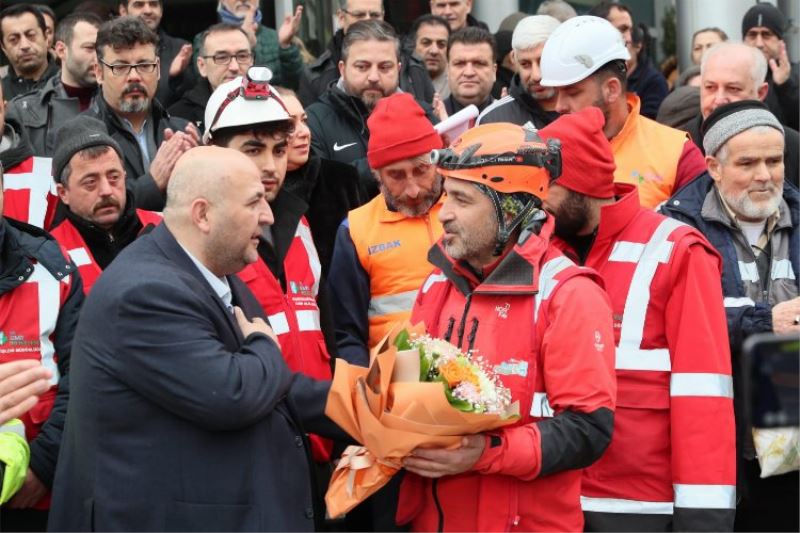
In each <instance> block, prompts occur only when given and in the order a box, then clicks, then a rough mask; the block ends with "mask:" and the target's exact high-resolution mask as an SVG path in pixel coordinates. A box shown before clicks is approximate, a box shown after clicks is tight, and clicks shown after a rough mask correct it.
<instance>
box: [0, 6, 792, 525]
mask: <svg viewBox="0 0 800 533" xmlns="http://www.w3.org/2000/svg"><path fill="white" fill-rule="evenodd" d="M97 7H98V6H97V3H93V2H85V3H84V4H82V5H81V6H80V7H78V8H76V9H75V10H74V11H73V12H72V13H70V14H68V15H66V16H64V17H63V18H62V19H60V20H56V16H55V14H54V13H53V12H52V10H50V9H49V8H46V7H45V6H40V5H33V4H15V5H12V6H8V7H6V8H4V9H3V10H2V11H0V46H2V51H3V53H4V54H5V57H6V58H7V60H8V63H9V64H8V68H7V72H6V74H5V76H4V77H3V79H2V84H1V86H0V90H1V91H2V92H1V94H2V96H0V132H2V139H0V163H2V167H0V169H1V172H0V179H1V180H2V187H0V191H2V192H0V213H2V215H3V217H2V219H0V311H2V312H0V423H2V426H0V474H2V489H1V490H0V527H2V528H3V529H5V530H14V531H45V530H48V529H49V530H53V531H84V530H109V531H110V530H131V531H132V530H147V531H167V530H170V531H173V530H174V531H194V530H214V531H266V530H270V531H295V530H297V531H310V530H328V531H342V530H358V531H398V530H401V531H405V530H413V531H430V530H440V531H442V530H447V531H495V530H505V531H509V530H514V531H581V530H586V531H634V530H635V531H671V530H705V531H733V530H736V531H797V530H798V527H800V526H798V509H799V508H800V494H799V493H798V472H797V469H798V467H797V465H791V464H790V465H789V467H787V468H786V469H785V470H781V471H780V472H772V471H769V472H768V471H766V470H762V466H763V465H762V464H761V463H760V461H761V460H762V459H763V457H764V455H765V453H766V452H765V450H764V448H763V444H762V443H761V442H760V441H758V442H757V441H756V440H754V438H753V434H754V431H755V430H757V429H758V428H755V427H754V421H753V419H752V417H751V414H752V413H751V410H750V408H749V405H748V403H747V400H746V398H747V396H746V395H745V394H744V393H745V391H747V390H749V388H750V387H751V383H749V380H750V371H749V369H748V368H747V367H746V362H747V361H748V359H747V358H746V357H745V356H744V354H743V350H744V348H743V347H744V344H745V341H746V340H747V339H749V338H752V337H753V336H754V335H757V334H765V333H769V334H776V335H795V336H797V335H798V333H800V234H799V233H800V231H799V228H800V192H799V191H798V189H797V185H798V174H800V164H799V161H798V148H799V147H800V141H798V133H797V127H798V114H799V113H800V111H798V86H799V84H798V73H799V71H800V69H798V65H797V64H795V63H791V62H790V60H789V57H788V54H787V47H786V42H785V41H784V40H783V35H784V31H785V30H786V29H787V23H786V17H785V16H784V15H783V14H782V13H781V12H780V11H779V10H778V9H777V8H776V7H774V6H773V5H771V4H769V3H757V4H755V5H754V6H753V7H751V8H750V9H749V10H748V11H747V13H746V14H745V16H744V17H743V19H742V25H741V40H736V39H734V38H733V37H732V36H730V37H729V36H728V35H726V33H725V32H723V31H722V30H720V29H718V28H702V29H698V30H697V31H696V32H695V33H694V35H693V36H692V42H691V50H692V62H693V64H694V65H693V66H692V67H690V68H688V69H686V70H685V71H683V72H681V73H680V74H679V75H678V76H675V77H671V78H670V79H669V80H668V79H667V78H666V77H665V76H664V75H663V74H662V73H661V72H660V71H659V69H658V68H656V66H655V65H654V64H653V62H652V58H651V56H650V53H649V51H648V50H647V48H648V46H649V45H650V39H649V36H648V33H647V29H646V26H645V25H643V24H641V23H639V24H637V23H636V21H634V19H633V14H632V12H631V10H630V9H629V8H628V7H627V6H625V5H624V4H622V3H617V2H605V1H604V2H600V3H598V4H597V5H596V6H594V7H592V8H591V10H590V11H589V13H588V14H586V15H578V14H577V13H576V12H575V10H574V9H573V8H572V6H570V5H569V4H568V3H566V2H564V1H563V0H545V1H544V2H542V3H541V4H540V6H539V8H538V11H537V13H536V14H534V15H529V14H526V13H515V14H510V15H509V17H508V18H506V20H504V21H503V24H502V25H501V28H500V30H499V31H498V32H497V33H495V34H493V33H491V32H490V31H489V29H488V27H487V25H486V24H484V23H483V22H481V21H479V20H477V19H476V18H475V17H473V16H472V14H471V10H472V7H473V1H472V0H431V1H430V13H429V14H425V15H423V16H421V17H420V18H419V19H417V20H416V21H415V22H414V23H413V25H412V26H411V31H410V33H409V34H408V35H405V36H403V35H398V33H397V32H396V31H395V29H394V28H393V27H392V25H391V24H390V23H389V22H387V21H385V20H383V19H384V6H383V2H382V0H337V2H336V5H335V7H336V17H337V22H338V30H337V31H336V33H335V34H334V35H333V38H332V40H331V42H330V43H329V44H328V46H327V48H326V49H325V51H324V53H323V54H322V55H320V57H318V58H309V57H307V52H306V51H305V50H304V47H303V44H302V41H301V40H300V35H299V33H300V28H301V22H302V18H303V16H304V13H303V9H304V8H303V7H302V6H298V7H297V8H296V9H295V11H294V12H293V13H291V14H290V15H287V16H286V17H285V19H284V20H282V21H280V25H279V27H277V28H269V27H267V26H265V25H264V24H263V23H262V19H263V16H262V13H261V10H260V6H259V2H258V1H257V0H220V1H219V5H218V9H217V13H218V18H219V22H218V23H216V24H214V25H212V26H210V27H209V28H207V29H205V30H204V31H202V32H201V33H199V34H198V35H197V36H195V37H194V38H193V40H192V42H191V43H190V42H189V41H187V40H183V39H180V38H177V37H173V36H171V35H168V34H167V33H166V32H165V31H164V30H163V28H162V18H163V13H164V10H163V8H164V5H163V0H118V4H117V5H115V8H116V9H115V10H114V12H113V13H111V14H110V15H109V13H108V12H104V11H103V10H102V9H99V10H97V9H95V8H97ZM471 106H472V107H471ZM466 108H470V109H472V108H475V112H476V113H477V118H475V119H474V120H472V121H471V122H470V123H469V128H467V129H466V131H464V132H463V133H461V134H460V135H458V136H457V138H455V139H452V138H448V137H446V136H443V135H442V133H441V132H440V131H439V130H437V128H436V125H437V124H440V123H442V122H443V121H445V120H447V119H448V118H449V117H451V116H452V115H454V114H456V113H459V112H461V111H462V110H464V109H466ZM406 320H410V321H411V322H412V323H417V322H421V323H423V324H424V326H425V330H426V332H427V333H428V334H430V335H431V336H433V337H436V338H441V339H444V340H446V341H448V342H450V343H452V344H453V345H455V346H456V347H458V348H459V349H462V350H463V351H465V352H470V353H472V354H479V355H480V356H481V358H482V360H483V361H484V362H485V363H486V364H487V365H489V366H490V367H491V368H493V369H494V371H495V372H496V373H497V374H498V375H499V376H500V378H501V380H502V382H503V384H504V385H505V386H506V387H508V388H509V389H510V391H511V394H512V397H513V399H514V400H516V401H518V402H519V405H520V418H519V420H518V421H517V422H516V423H514V424H512V425H509V426H506V427H504V428H502V429H499V430H494V431H491V432H488V433H481V434H477V435H467V436H464V439H463V441H462V444H461V445H460V447H458V448H455V449H453V448H449V449H417V450H415V451H414V452H413V453H412V454H411V455H410V456H409V457H407V458H405V459H404V461H403V464H402V467H403V468H402V473H401V474H400V475H397V476H395V477H394V478H393V479H392V481H391V482H390V483H389V484H388V485H387V486H386V487H384V488H382V489H381V490H379V491H378V492H376V493H375V494H374V495H372V496H371V497H370V498H368V499H367V500H365V501H364V502H362V503H361V504H360V505H359V506H358V507H356V508H355V509H354V510H352V511H350V512H348V513H347V514H346V515H345V516H344V517H332V516H329V515H328V514H327V513H326V510H325V504H324V501H323V495H324V492H325V487H326V485H327V483H328V481H329V479H330V477H331V474H332V470H333V468H334V467H335V465H336V464H337V461H338V458H339V457H340V455H341V453H342V451H343V450H344V448H345V447H346V446H347V445H349V444H352V443H353V442H352V438H351V437H350V436H349V435H348V434H347V433H346V432H345V431H344V430H343V429H341V428H339V427H338V426H336V424H334V423H333V422H332V421H331V420H330V419H329V418H327V417H326V415H325V404H326V398H327V394H328V390H329V388H330V381H331V379H332V376H333V370H334V367H335V360H336V359H338V358H340V359H343V360H346V361H347V362H349V363H351V364H354V365H361V366H364V367H366V366H369V365H370V362H371V361H370V357H371V354H372V353H373V352H374V350H373V349H374V348H375V347H376V346H377V345H378V344H379V343H380V342H381V341H382V339H384V338H385V337H386V336H387V334H388V333H389V332H390V331H392V329H393V328H394V327H395V326H396V324H398V323H401V322H403V321H406ZM795 378H796V376H795ZM783 429H786V430H787V431H789V434H791V431H792V428H791V427H789V428H783ZM795 431H796V428H795ZM785 435H786V433H780V431H778V436H777V437H776V439H782V438H784V437H785ZM793 438H794V439H795V442H794V444H793V446H794V447H795V448H796V447H797V446H798V444H797V442H796V439H797V435H796V432H795V434H794V437H793ZM781 442H782V441H781ZM775 446H778V447H779V446H780V443H779V442H778V441H777V440H776V443H775ZM773 452H774V450H773ZM787 457H788V458H787V461H788V462H789V463H791V461H792V459H791V457H792V455H791V453H788V455H787ZM794 457H795V460H796V452H795V455H794ZM353 468H355V467H353ZM354 472H355V471H354ZM353 475H356V474H355V473H353ZM762 476H763V477H762Z"/></svg>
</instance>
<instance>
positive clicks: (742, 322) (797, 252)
mask: <svg viewBox="0 0 800 533" xmlns="http://www.w3.org/2000/svg"><path fill="white" fill-rule="evenodd" d="M713 186H714V180H713V179H712V178H711V176H710V175H709V174H708V173H707V172H706V173H704V174H702V175H700V176H699V177H698V178H697V179H695V180H694V181H692V182H691V183H689V184H687V185H686V186H685V187H683V188H682V189H681V190H680V191H678V192H677V193H676V194H675V195H674V196H673V197H672V198H670V199H669V200H668V201H667V202H666V203H665V204H664V205H663V206H662V207H661V212H662V213H663V214H665V215H667V216H670V217H672V218H675V219H678V220H680V221H682V222H686V223H687V224H689V225H691V226H694V227H695V228H697V229H699V230H700V231H701V232H703V234H704V235H705V236H706V238H707V239H708V240H709V242H711V244H712V245H713V246H714V248H716V249H717V250H718V251H719V253H720V254H721V255H722V263H723V265H722V294H723V295H724V296H725V298H726V299H727V298H743V297H746V296H747V295H746V294H745V290H744V285H743V283H742V279H741V276H740V274H739V267H738V259H737V257H736V249H735V248H734V244H733V238H732V236H731V233H730V231H729V230H728V229H727V228H726V227H724V226H723V225H722V224H719V223H718V222H714V221H709V220H705V219H704V218H703V217H702V216H701V215H700V212H701V210H702V208H703V201H704V200H705V198H706V195H707V194H708V192H709V191H710V190H711V187H713ZM783 199H784V200H786V203H787V204H788V205H789V212H790V214H791V218H792V236H791V241H790V245H789V260H790V261H791V263H792V268H793V269H794V271H795V272H798V273H800V265H799V264H798V263H800V192H798V190H797V188H796V187H795V186H794V185H792V184H791V183H789V182H787V181H784V184H783ZM796 281H797V280H796ZM725 311H726V314H727V316H728V334H729V336H730V339H731V349H732V350H734V349H735V348H738V347H740V346H741V345H742V342H743V341H744V339H746V338H747V337H748V336H750V335H752V334H753V333H760V332H767V331H772V307H771V306H769V305H768V304H765V303H756V305H755V306H738V307H726V308H725Z"/></svg>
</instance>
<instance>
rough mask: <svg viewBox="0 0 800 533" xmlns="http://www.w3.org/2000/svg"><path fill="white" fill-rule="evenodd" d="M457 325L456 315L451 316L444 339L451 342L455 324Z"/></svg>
mask: <svg viewBox="0 0 800 533" xmlns="http://www.w3.org/2000/svg"><path fill="white" fill-rule="evenodd" d="M455 325H456V319H455V317H452V316H451V317H450V318H448V319H447V330H446V331H445V332H444V340H446V341H447V342H450V338H451V337H452V336H453V326H455Z"/></svg>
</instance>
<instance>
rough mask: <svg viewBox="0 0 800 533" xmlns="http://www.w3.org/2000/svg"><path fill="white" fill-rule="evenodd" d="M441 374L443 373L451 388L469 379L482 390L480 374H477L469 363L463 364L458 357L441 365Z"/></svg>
mask: <svg viewBox="0 0 800 533" xmlns="http://www.w3.org/2000/svg"><path fill="white" fill-rule="evenodd" d="M439 374H441V376H442V377H443V378H444V379H445V381H447V384H448V385H449V386H450V387H451V388H452V387H455V386H456V385H458V384H459V383H461V382H462V381H468V382H470V383H472V384H473V385H475V387H476V388H477V389H478V390H480V383H479V382H478V376H476V375H475V373H474V372H473V371H472V369H471V368H470V367H469V365H468V364H463V363H462V362H460V361H459V360H458V359H456V358H453V359H451V360H449V361H447V362H446V363H444V364H443V365H441V366H439Z"/></svg>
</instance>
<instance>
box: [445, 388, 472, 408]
mask: <svg viewBox="0 0 800 533" xmlns="http://www.w3.org/2000/svg"><path fill="white" fill-rule="evenodd" d="M442 385H444V394H445V396H447V401H448V402H450V405H452V406H453V407H455V408H456V409H458V410H459V411H463V412H465V413H472V412H473V411H475V408H474V407H473V406H472V404H471V403H470V402H468V401H466V400H461V399H459V398H456V397H455V396H453V391H451V390H450V387H449V386H448V385H447V383H445V382H444V381H442Z"/></svg>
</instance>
